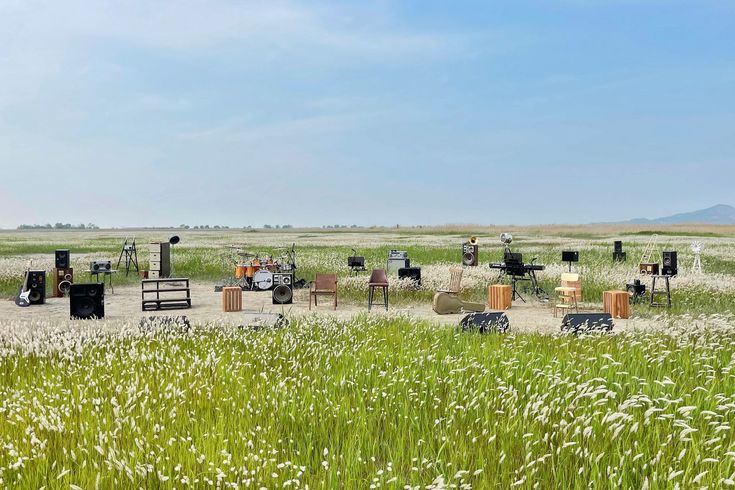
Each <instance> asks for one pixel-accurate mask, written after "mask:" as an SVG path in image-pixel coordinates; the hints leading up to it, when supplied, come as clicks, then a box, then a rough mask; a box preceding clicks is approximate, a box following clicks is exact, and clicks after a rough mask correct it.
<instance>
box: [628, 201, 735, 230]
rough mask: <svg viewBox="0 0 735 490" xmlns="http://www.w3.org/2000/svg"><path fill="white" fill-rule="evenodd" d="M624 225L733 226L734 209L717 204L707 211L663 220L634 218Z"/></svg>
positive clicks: (680, 214)
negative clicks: (690, 224)
mask: <svg viewBox="0 0 735 490" xmlns="http://www.w3.org/2000/svg"><path fill="white" fill-rule="evenodd" d="M626 223H634V224H644V225H647V224H654V225H674V224H681V223H703V224H708V225H735V208H734V207H732V206H729V205H727V204H718V205H716V206H712V207H711V208H707V209H700V210H699V211H692V212H691V213H679V214H674V215H672V216H666V217H664V218H655V219H647V218H636V219H632V220H630V221H627V222H626Z"/></svg>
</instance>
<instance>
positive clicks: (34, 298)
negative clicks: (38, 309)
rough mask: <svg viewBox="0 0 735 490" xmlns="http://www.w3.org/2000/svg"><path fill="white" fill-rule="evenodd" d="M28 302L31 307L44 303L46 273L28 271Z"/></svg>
mask: <svg viewBox="0 0 735 490" xmlns="http://www.w3.org/2000/svg"><path fill="white" fill-rule="evenodd" d="M28 289H29V290H30V291H31V294H29V295H28V301H29V302H30V303H31V304H32V305H42V304H44V303H45V302H46V271H28Z"/></svg>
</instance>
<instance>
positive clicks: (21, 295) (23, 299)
mask: <svg viewBox="0 0 735 490" xmlns="http://www.w3.org/2000/svg"><path fill="white" fill-rule="evenodd" d="M29 271H30V269H29V270H27V271H26V273H25V277H24V279H23V285H22V286H21V287H20V290H18V296H16V297H15V304H16V305H18V306H22V307H26V306H30V305H31V300H30V296H31V290H30V288H29V287H28V277H29V276H30V272H29Z"/></svg>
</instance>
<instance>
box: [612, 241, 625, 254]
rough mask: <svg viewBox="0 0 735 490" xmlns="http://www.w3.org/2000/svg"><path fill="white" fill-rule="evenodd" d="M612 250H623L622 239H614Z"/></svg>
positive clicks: (618, 251) (617, 251)
mask: <svg viewBox="0 0 735 490" xmlns="http://www.w3.org/2000/svg"><path fill="white" fill-rule="evenodd" d="M614 247H615V248H614V249H613V251H614V252H616V253H620V252H622V251H623V241H622V240H615V244H614Z"/></svg>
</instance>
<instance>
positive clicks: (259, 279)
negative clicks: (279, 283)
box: [253, 269, 273, 291]
mask: <svg viewBox="0 0 735 490" xmlns="http://www.w3.org/2000/svg"><path fill="white" fill-rule="evenodd" d="M253 284H255V287H256V288H258V289H260V290H262V291H265V290H266V289H270V288H272V287H273V273H272V272H271V271H269V270H268V269H260V270H259V271H258V272H256V273H255V274H254V275H253Z"/></svg>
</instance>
